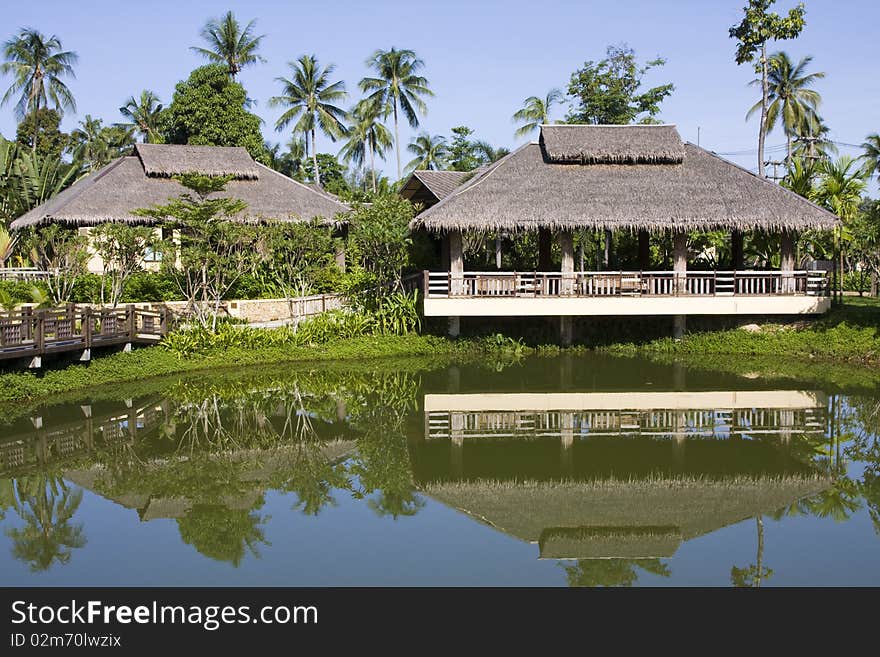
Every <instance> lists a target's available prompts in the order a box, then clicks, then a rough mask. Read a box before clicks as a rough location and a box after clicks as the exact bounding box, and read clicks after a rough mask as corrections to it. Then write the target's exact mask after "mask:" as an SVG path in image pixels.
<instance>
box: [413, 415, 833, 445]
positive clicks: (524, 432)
mask: <svg viewBox="0 0 880 657" xmlns="http://www.w3.org/2000/svg"><path fill="white" fill-rule="evenodd" d="M426 415H427V436H426V437H427V438H429V439H439V438H504V437H523V438H527V437H535V438H540V437H560V436H562V435H563V434H564V433H568V434H572V433H573V434H576V435H584V436H608V435H640V436H670V435H687V436H693V437H727V436H733V435H745V436H751V435H762V434H780V433H784V432H788V433H802V434H804V433H809V434H822V433H823V432H824V430H825V409H824V408H822V407H817V408H807V409H791V408H754V409H734V410H703V409H699V410H678V409H666V410H663V409H658V410H650V411H638V410H581V411H520V412H515V411H477V412H467V411H429V412H428V413H427V414H426Z"/></svg>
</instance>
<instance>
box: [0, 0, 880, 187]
mask: <svg viewBox="0 0 880 657" xmlns="http://www.w3.org/2000/svg"><path fill="white" fill-rule="evenodd" d="M2 4H3V9H2V12H0V16H2V27H0V38H3V39H4V40H5V39H6V38H8V37H9V36H11V35H12V34H13V33H15V32H16V31H17V29H18V28H20V27H23V26H32V27H35V28H37V29H39V30H41V31H43V32H45V33H54V34H57V35H58V36H59V37H60V38H61V39H62V42H63V44H64V46H65V48H67V49H71V50H75V51H76V52H77V53H78V54H79V56H80V62H79V65H78V67H77V77H76V79H75V80H71V81H69V85H70V87H71V89H72V91H73V92H74V94H75V96H76V99H77V102H78V113H77V114H76V115H73V114H68V115H67V116H66V117H65V121H64V127H65V129H68V130H69V129H71V128H72V127H73V126H74V125H75V124H76V122H77V121H79V120H80V119H81V118H82V116H83V115H85V114H87V113H89V114H92V115H93V116H99V117H101V118H103V119H104V120H105V121H106V122H113V121H118V120H120V116H119V114H118V107H119V106H120V105H121V104H122V102H123V101H124V100H125V99H126V98H127V97H128V96H130V95H132V94H136V93H138V92H139V91H140V90H141V89H144V88H150V89H153V90H154V91H156V92H157V93H158V94H159V95H160V97H161V98H162V99H163V100H164V101H166V102H167V101H169V100H170V97H171V94H172V92H173V89H174V85H175V83H176V82H178V81H179V80H181V79H183V78H185V77H186V76H187V74H188V73H189V71H190V70H191V69H193V68H194V67H196V66H199V65H200V64H202V63H203V60H202V59H201V58H200V57H199V56H198V55H196V54H195V53H193V52H191V51H190V50H189V46H192V45H200V39H199V30H200V28H201V26H202V25H203V24H204V22H205V20H206V18H208V17H210V16H218V15H220V14H221V13H223V12H224V11H226V10H227V9H232V10H233V11H235V13H236V15H237V16H238V18H239V19H242V20H248V19H250V18H256V19H257V21H258V22H257V29H258V31H259V32H260V33H265V34H266V35H267V36H266V39H265V40H264V45H263V48H262V54H263V56H264V57H265V58H266V59H267V60H268V61H267V63H265V64H259V65H256V66H253V67H251V68H248V69H246V70H245V71H244V72H243V73H242V74H241V76H240V80H241V82H242V83H243V84H244V85H245V87H246V88H247V90H248V94H249V95H250V97H252V98H254V99H256V100H257V101H258V102H257V106H256V108H255V111H256V112H257V113H258V114H259V115H260V116H261V117H262V118H263V119H264V120H265V125H264V129H263V132H264V135H265V137H266V138H268V139H270V140H272V141H282V142H283V141H286V139H287V138H288V137H289V136H290V135H289V134H280V133H277V132H276V131H275V130H274V123H275V120H276V119H277V116H278V111H276V110H273V109H271V108H269V107H268V105H267V103H266V101H267V99H268V98H269V97H270V96H272V95H274V94H276V93H278V91H279V88H278V85H277V83H276V82H275V80H274V79H275V77H277V76H279V75H287V71H288V69H287V65H286V63H287V62H288V61H290V60H292V59H295V58H296V57H298V56H299V55H301V54H303V53H315V54H316V55H317V56H318V58H319V60H320V61H321V62H323V63H331V62H332V63H334V64H336V67H337V69H336V75H337V77H338V78H339V79H343V80H345V82H346V84H347V88H348V90H349V92H350V93H351V94H352V100H354V99H355V98H356V97H357V94H358V89H357V82H358V80H360V79H361V78H362V77H363V76H364V75H365V74H367V69H366V66H365V64H364V60H365V59H366V57H367V56H368V55H369V54H370V53H371V52H373V51H374V50H375V49H376V48H388V47H390V46H396V47H398V48H401V47H406V48H413V49H415V50H416V51H417V52H418V53H419V55H420V56H421V57H422V58H423V59H424V60H425V63H426V65H427V70H426V75H427V76H428V78H429V80H430V82H431V85H432V87H433V89H434V91H435V93H436V97H435V98H433V99H431V100H430V102H429V110H428V114H427V116H425V117H424V118H423V120H422V126H421V127H420V128H419V130H422V129H424V130H428V131H430V132H431V133H434V134H444V135H449V134H450V133H449V130H450V128H451V127H453V126H456V125H461V124H466V125H468V126H470V127H472V128H473V129H475V131H476V136H477V137H479V138H481V139H486V140H488V141H490V142H492V143H494V144H496V145H500V144H503V145H506V146H509V147H512V146H515V145H517V144H518V143H521V142H522V141H523V140H519V141H517V140H515V139H514V136H513V131H514V125H513V124H512V123H511V119H510V117H511V114H513V112H514V111H515V110H516V109H517V108H518V107H519V106H520V105H521V103H522V100H523V99H524V98H525V97H526V96H529V95H538V94H540V95H543V94H544V93H545V92H546V91H547V90H548V89H550V88H551V87H554V86H556V87H562V88H564V87H565V86H566V84H567V81H568V79H569V77H570V75H571V73H572V71H574V70H575V69H576V68H578V67H579V66H580V65H581V64H582V63H583V62H584V61H585V60H588V59H594V60H596V59H600V58H601V57H602V56H603V55H604V52H605V48H606V46H607V45H608V44H618V43H621V42H625V43H627V44H629V45H630V46H631V47H633V48H634V49H635V50H636V53H637V55H638V56H639V58H640V59H642V60H646V59H648V58H653V57H655V56H657V55H660V56H662V57H664V58H666V59H667V60H668V63H667V64H666V66H664V67H662V68H660V69H657V70H656V72H652V73H651V74H650V76H649V78H648V79H647V80H646V82H647V83H649V84H659V83H664V82H673V83H674V84H675V85H676V90H675V92H674V94H673V95H672V96H671V97H670V98H669V99H667V100H666V101H665V102H664V104H663V111H662V114H661V116H660V118H661V119H662V120H664V121H666V122H669V123H676V124H678V127H679V130H680V132H681V134H682V136H683V137H684V138H685V139H687V140H690V141H694V142H696V141H697V128H698V127H699V128H700V133H701V134H700V141H701V144H702V145H703V146H704V147H707V148H710V149H712V150H716V151H718V152H720V153H733V152H737V153H738V152H740V151H751V152H747V153H742V154H738V155H731V156H729V157H730V159H732V160H734V161H736V162H739V163H741V164H743V165H745V166H747V167H749V168H752V169H754V168H755V166H756V164H755V160H756V155H755V149H756V124H755V122H754V120H753V121H752V122H749V123H747V122H746V121H745V113H746V111H747V109H748V108H749V107H750V106H751V104H752V103H753V102H755V100H756V89H754V88H752V87H748V86H747V83H748V82H749V80H750V79H752V78H753V77H754V74H753V71H752V70H751V67H749V66H748V65H744V66H737V65H736V64H735V63H734V61H733V52H734V42H733V40H731V39H729V38H728V36H727V30H728V28H729V27H730V26H731V25H732V24H734V23H735V22H738V21H739V20H740V15H741V12H742V5H743V4H745V0H702V1H685V0H679V1H672V0H670V1H667V2H659V1H657V2H653V1H649V0H617V1H615V2H607V0H603V1H602V2H595V1H592V0H589V1H587V0H580V1H577V2H574V1H573V2H563V1H558V0H545V1H544V2H539V3H535V2H520V1H519V0H508V1H507V2H501V1H493V2H489V1H486V2H479V1H475V0H471V1H460V0H445V1H444V2H431V1H429V0H422V1H421V2H409V1H407V2H397V1H390V0H385V1H383V0H374V2H369V3H367V2H353V1H349V0H334V1H333V2H327V3H316V2H290V1H284V2H281V1H276V2H268V1H252V2H235V1H229V0H226V1H225V2H206V1H201V0H197V1H185V2H181V1H180V0H178V1H176V2H168V1H167V0H153V1H151V2H149V3H146V4H145V3H131V2H129V3H126V2H119V1H118V0H114V1H112V2H111V1H105V0H94V1H91V0H80V1H78V2H71V1H70V0H64V1H57V0H32V1H31V2H17V1H16V2H12V1H11V0H3V3H2ZM793 5H794V2H793V1H792V0H780V2H778V3H777V11H783V10H787V9H788V8H789V7H791V6H793ZM806 5H807V16H806V20H807V26H806V29H805V30H804V32H803V34H802V35H801V36H800V37H799V38H798V39H797V40H795V41H791V42H784V43H782V44H780V45H779V46H778V47H779V48H781V49H785V50H787V51H788V52H789V53H790V54H791V55H792V56H794V57H798V58H799V57H802V56H804V55H813V56H814V62H813V70H821V71H825V72H826V74H827V77H826V79H825V80H822V81H820V83H819V85H818V87H817V88H818V90H819V91H820V92H821V94H822V96H823V98H824V103H823V106H822V108H821V112H822V114H823V116H824V117H825V119H826V122H827V123H828V125H829V126H830V127H831V129H832V138H833V139H835V140H837V141H839V142H844V143H850V144H860V143H861V142H862V141H863V140H864V138H865V136H866V135H867V134H868V133H870V132H878V131H880V76H878V75H877V57H876V52H877V51H876V42H877V25H880V3H878V2H877V1H876V0H806ZM2 82H3V84H4V88H5V86H6V85H8V82H9V80H8V79H6V80H3V81H2ZM562 113H564V112H563V110H561V109H557V115H558V116H561V115H562ZM14 130H15V119H14V116H13V111H12V107H11V105H10V106H5V107H3V108H0V133H2V134H4V135H7V136H10V135H11V134H13V133H14ZM417 131H418V130H417ZM417 131H411V130H410V129H409V128H408V127H407V128H405V129H404V131H403V132H402V135H401V136H402V138H403V141H404V143H407V142H408V141H409V139H410V137H411V136H412V135H413V134H414V132H417ZM783 142H784V138H783V136H782V134H781V133H778V134H775V135H772V136H771V137H770V138H769V140H768V145H770V146H774V145H779V144H782V143H783ZM319 147H320V148H321V150H327V151H331V152H336V151H338V148H339V145H338V144H335V145H334V144H331V143H330V142H329V141H327V140H324V142H323V144H321V143H319ZM841 152H843V153H854V154H855V153H857V152H858V151H857V150H856V149H852V148H846V147H843V148H842V149H841ZM404 161H406V160H404ZM393 168H394V160H393V156H392V155H389V160H388V163H387V164H386V170H387V171H389V172H390V171H393Z"/></svg>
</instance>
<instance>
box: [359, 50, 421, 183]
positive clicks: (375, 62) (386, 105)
mask: <svg viewBox="0 0 880 657" xmlns="http://www.w3.org/2000/svg"><path fill="white" fill-rule="evenodd" d="M367 66H369V67H370V68H372V69H373V70H374V71H376V77H366V78H364V79H363V80H361V81H360V88H361V91H363V92H365V93H369V94H370V96H369V100H370V101H371V102H375V103H376V104H377V105H378V106H380V107H382V108H383V109H382V113H386V112H387V113H388V114H391V115H392V116H393V117H394V145H395V150H396V152H397V178H398V179H400V177H401V170H400V129H399V119H400V117H399V114H400V113H401V112H402V113H403V115H404V117H406V120H407V121H408V122H409V125H410V126H411V127H413V128H418V127H419V116H418V115H419V114H425V113H426V112H427V109H428V107H427V105H426V104H425V101H424V100H423V97H425V96H433V95H434V92H433V91H431V89H430V87H429V86H428V79H427V78H425V77H424V76H422V75H419V71H421V70H422V69H423V68H424V67H425V63H424V62H423V61H422V60H421V59H419V58H418V57H417V56H416V53H415V52H414V51H412V50H406V49H403V50H397V49H396V48H391V50H377V51H376V52H374V53H373V54H372V55H371V56H370V58H369V59H367Z"/></svg>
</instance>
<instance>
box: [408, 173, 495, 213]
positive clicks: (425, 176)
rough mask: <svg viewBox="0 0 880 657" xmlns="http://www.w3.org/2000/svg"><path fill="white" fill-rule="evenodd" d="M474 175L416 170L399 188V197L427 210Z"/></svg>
mask: <svg viewBox="0 0 880 657" xmlns="http://www.w3.org/2000/svg"><path fill="white" fill-rule="evenodd" d="M478 171H479V170H478ZM475 174H476V172H475V171H428V170H421V169H417V170H416V171H413V172H412V175H410V177H409V178H408V179H407V181H406V182H405V183H404V184H403V186H402V187H401V188H400V196H401V197H403V198H405V199H406V200H408V201H410V202H411V203H413V204H414V205H421V206H422V207H423V208H425V209H427V208H430V207H431V206H433V205H436V204H437V203H438V202H440V201H442V200H443V199H444V198H446V197H447V196H449V195H450V194H451V193H452V192H453V191H455V189H456V188H457V187H458V186H459V185H461V184H462V183H464V182H465V181H466V180H468V179H469V178H471V177H473V176H474V175H475Z"/></svg>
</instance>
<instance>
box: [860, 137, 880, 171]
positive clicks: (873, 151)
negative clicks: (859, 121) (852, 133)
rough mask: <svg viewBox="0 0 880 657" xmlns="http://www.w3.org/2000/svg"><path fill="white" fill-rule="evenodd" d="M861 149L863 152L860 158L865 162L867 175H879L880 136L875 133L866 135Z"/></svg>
mask: <svg viewBox="0 0 880 657" xmlns="http://www.w3.org/2000/svg"><path fill="white" fill-rule="evenodd" d="M862 148H863V149H864V151H865V152H864V154H863V155H862V158H863V159H864V160H865V172H866V173H867V175H869V176H871V175H873V174H874V173H877V174H880V134H878V133H876V132H875V133H874V134H872V135H868V136H867V137H866V138H865V141H864V142H863V143H862Z"/></svg>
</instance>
